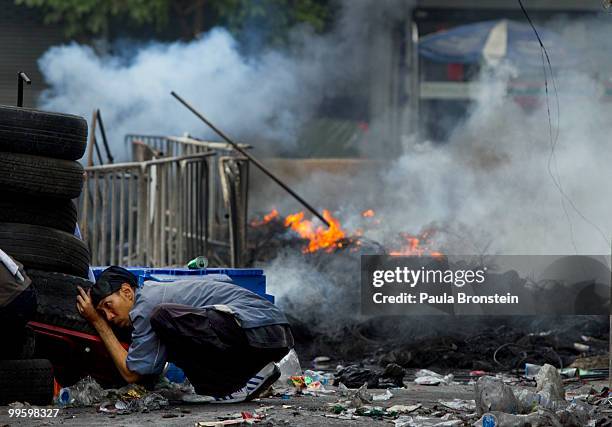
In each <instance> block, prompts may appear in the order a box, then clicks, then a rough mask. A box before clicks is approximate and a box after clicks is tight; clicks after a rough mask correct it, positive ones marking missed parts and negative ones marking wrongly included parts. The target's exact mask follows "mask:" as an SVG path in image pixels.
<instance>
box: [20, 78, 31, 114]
mask: <svg viewBox="0 0 612 427" xmlns="http://www.w3.org/2000/svg"><path fill="white" fill-rule="evenodd" d="M23 82H26V84H29V85H30V84H32V80H30V78H29V77H28V75H27V74H26V73H24V72H23V71H20V72H18V73H17V106H18V107H23Z"/></svg>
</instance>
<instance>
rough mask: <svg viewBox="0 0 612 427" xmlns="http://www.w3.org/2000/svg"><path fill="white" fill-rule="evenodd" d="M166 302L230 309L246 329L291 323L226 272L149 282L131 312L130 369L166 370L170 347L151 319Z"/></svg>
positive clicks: (142, 289)
mask: <svg viewBox="0 0 612 427" xmlns="http://www.w3.org/2000/svg"><path fill="white" fill-rule="evenodd" d="M164 303H172V304H183V305H189V306H192V307H201V308H215V309H218V310H220V311H230V312H231V313H233V314H234V316H235V317H236V319H237V321H238V323H240V326H241V327H242V328H245V329H249V328H259V327H262V326H270V325H288V322H287V318H286V317H285V315H284V314H283V313H282V311H280V310H279V309H278V308H277V307H276V306H274V304H272V303H270V302H269V301H268V300H266V299H264V298H262V297H260V296H259V295H257V294H255V293H254V292H251V291H249V290H247V289H245V288H243V287H241V286H238V285H235V284H233V283H232V281H231V279H230V278H229V277H228V276H226V275H222V274H211V275H207V276H201V277H198V278H196V279H187V280H178V281H176V282H171V283H160V282H154V281H147V282H145V283H144V285H143V287H142V288H140V289H138V290H137V291H136V300H135V301H134V307H133V308H132V310H131V311H130V319H131V321H132V326H133V328H134V331H133V332H132V343H131V345H130V348H129V350H128V356H127V361H126V363H127V367H128V369H129V370H130V371H133V372H136V373H138V374H140V375H149V374H159V373H161V372H162V370H163V368H164V364H165V363H166V347H165V346H164V344H163V343H162V342H160V340H159V338H158V337H157V335H156V334H155V332H154V331H153V328H152V327H151V323H150V319H151V313H152V311H153V310H154V309H155V307H157V306H158V305H159V304H164Z"/></svg>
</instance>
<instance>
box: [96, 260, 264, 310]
mask: <svg viewBox="0 0 612 427" xmlns="http://www.w3.org/2000/svg"><path fill="white" fill-rule="evenodd" d="M106 268H107V267H92V270H93V272H94V276H95V277H96V279H97V278H98V277H99V276H100V274H101V273H102V272H103V271H104V270H105V269H106ZM126 269H127V270H128V271H130V272H131V273H132V274H134V275H135V276H137V277H138V284H139V285H140V286H142V284H143V283H144V282H145V281H147V280H153V281H156V282H173V281H175V280H181V279H187V278H189V277H199V276H206V275H208V274H226V275H228V276H229V277H230V279H232V281H233V282H234V283H235V284H237V285H239V286H242V287H243V288H246V289H248V290H250V291H251V292H255V293H256V294H257V295H260V296H263V297H264V298H266V299H267V300H268V301H270V302H272V303H274V296H272V295H268V294H267V293H266V276H265V275H264V272H263V270H262V269H259V268H205V269H194V270H192V269H189V268H150V267H126Z"/></svg>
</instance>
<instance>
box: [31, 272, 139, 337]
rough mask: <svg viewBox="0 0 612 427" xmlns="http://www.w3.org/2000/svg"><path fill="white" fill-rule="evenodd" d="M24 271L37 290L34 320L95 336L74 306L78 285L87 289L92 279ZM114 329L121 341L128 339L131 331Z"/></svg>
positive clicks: (90, 285) (91, 284) (96, 333)
mask: <svg viewBox="0 0 612 427" xmlns="http://www.w3.org/2000/svg"><path fill="white" fill-rule="evenodd" d="M26 272H27V274H28V276H29V277H30V279H32V286H34V289H35V290H36V298H37V300H38V307H37V309H36V315H35V317H34V320H35V321H36V322H40V323H46V324H47V325H54V326H59V327H60V328H66V329H71V330H73V331H77V332H83V333H85V334H91V335H98V332H96V330H95V329H94V328H92V327H91V325H90V324H89V322H88V321H87V320H85V319H84V318H83V317H82V316H81V315H80V314H79V312H78V311H77V309H76V297H77V295H78V294H79V292H78V290H77V286H80V287H81V288H83V289H84V290H85V291H87V290H88V289H90V288H91V287H92V286H94V284H93V283H92V282H90V281H89V280H85V279H83V278H81V277H75V276H70V275H68V274H61V273H51V272H48V271H40V270H27V271H26ZM114 332H115V335H116V336H117V338H118V339H119V340H120V341H121V342H126V343H129V342H130V341H131V338H132V332H131V330H129V329H119V328H115V329H114Z"/></svg>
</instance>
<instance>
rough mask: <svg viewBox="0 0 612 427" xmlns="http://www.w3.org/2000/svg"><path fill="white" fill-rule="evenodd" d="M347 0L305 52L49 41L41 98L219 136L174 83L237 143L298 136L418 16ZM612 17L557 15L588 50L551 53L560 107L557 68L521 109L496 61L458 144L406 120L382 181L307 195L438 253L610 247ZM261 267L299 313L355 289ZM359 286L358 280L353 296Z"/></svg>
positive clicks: (163, 129) (335, 179)
mask: <svg viewBox="0 0 612 427" xmlns="http://www.w3.org/2000/svg"><path fill="white" fill-rule="evenodd" d="M345 4H348V5H351V6H350V7H347V8H345V11H344V13H343V14H342V18H341V19H340V21H339V28H338V29H337V30H336V31H334V33H333V34H332V35H329V36H324V37H321V36H313V35H311V34H308V33H307V32H299V33H296V40H297V41H298V47H295V48H294V49H290V50H288V51H287V52H275V51H267V52H263V53H262V54H261V55H259V56H258V57H256V58H255V57H245V56H243V55H241V54H240V52H239V49H238V47H237V45H236V42H235V41H234V39H233V38H232V37H231V36H230V35H229V34H228V33H227V32H226V31H224V30H222V29H216V30H213V31H211V32H210V33H208V34H206V35H204V36H203V37H202V38H200V39H199V40H196V41H194V42H191V43H171V44H159V43H153V44H150V45H148V46H146V47H144V48H142V49H139V50H138V51H137V52H136V53H135V54H134V55H133V56H131V57H126V55H122V54H117V55H115V56H100V55H97V54H96V53H94V51H93V50H92V49H91V48H88V47H84V46H79V45H76V44H72V45H68V46H62V47H57V48H53V49H51V50H50V51H49V52H47V53H46V54H45V56H44V57H43V58H42V59H41V61H40V66H41V69H42V71H43V73H44V75H45V78H46V80H47V82H48V84H49V85H50V87H51V89H50V90H49V91H48V92H46V93H45V94H44V96H43V98H42V99H41V102H40V107H42V108H44V109H49V110H56V111H65V112H72V113H77V114H82V115H85V116H87V117H88V116H89V115H90V114H91V110H93V108H100V109H101V111H102V114H103V116H104V118H105V122H106V124H107V127H108V128H109V131H110V134H111V137H112V140H113V144H114V147H115V149H119V148H118V147H122V139H123V135H124V134H125V133H128V132H130V133H147V134H148V133H158V134H181V133H183V132H185V131H188V132H190V133H193V134H194V135H202V136H210V133H208V131H207V130H206V129H205V128H204V127H203V125H202V124H201V123H200V122H198V121H197V120H196V119H194V118H193V117H191V115H190V113H189V112H188V111H186V110H185V109H184V108H183V107H182V106H180V105H179V104H177V103H176V102H175V101H174V100H173V99H172V98H171V97H170V95H169V92H170V90H175V91H177V92H178V93H179V94H181V95H183V96H184V97H185V98H187V99H188V100H190V101H192V102H193V103H194V104H195V106H197V107H199V108H200V109H201V111H202V112H203V113H204V114H205V115H206V116H207V117H208V118H210V119H211V120H212V121H213V122H215V123H217V124H218V125H219V126H220V127H221V128H223V129H226V130H227V131H228V133H230V134H231V135H232V136H235V137H236V138H237V139H241V140H244V141H245V142H254V141H260V140H268V139H269V140H274V141H279V142H280V143H282V144H283V146H287V145H291V144H292V143H294V142H295V139H296V135H297V132H298V129H299V127H300V126H301V125H302V124H304V123H306V122H307V121H308V120H309V119H310V118H311V117H312V115H313V114H314V111H315V109H316V107H317V105H318V104H319V103H320V101H321V100H322V99H323V98H324V97H325V96H327V95H330V94H333V93H334V92H335V89H336V88H337V87H339V86H341V85H342V84H345V83H347V82H349V81H354V79H355V78H356V77H359V76H361V75H362V74H363V73H364V72H365V71H371V70H372V69H375V68H376V66H377V61H376V60H370V61H366V62H364V61H363V59H364V57H367V55H368V54H369V53H371V52H370V50H369V45H368V44H367V43H368V40H369V39H370V38H371V37H372V35H373V34H375V33H376V32H377V31H388V27H390V26H391V23H392V22H393V21H394V19H398V17H401V16H402V15H403V16H407V13H408V12H406V10H405V9H406V3H403V6H401V7H400V6H398V4H399V3H398V2H395V1H390V2H385V3H384V6H385V7H383V6H380V4H381V3H377V2H365V1H364V2H346V3H345ZM373 11H375V13H373ZM605 18H606V17H605ZM604 21H605V22H593V21H580V22H576V21H570V22H563V23H562V25H561V24H559V23H558V22H556V23H554V24H552V25H551V28H552V29H553V30H554V29H561V30H562V32H563V33H564V34H565V35H566V36H569V37H570V38H571V40H572V41H574V42H576V43H577V44H582V46H583V47H584V46H586V47H587V48H582V49H581V50H580V54H581V58H580V63H581V68H580V69H577V68H576V69H562V68H559V67H557V66H556V65H555V58H554V57H552V58H551V60H552V67H553V70H554V71H555V73H556V75H555V81H556V89H557V90H558V99H559V106H560V109H559V110H557V98H556V96H557V95H556V94H555V92H554V90H553V89H554V88H553V86H552V81H551V80H550V76H549V87H548V89H549V93H548V96H546V94H545V92H544V85H543V82H544V76H543V74H542V70H541V69H540V70H535V73H534V74H532V75H531V79H532V82H535V83H537V84H539V87H540V92H539V93H538V94H537V101H538V107H537V108H535V109H525V108H523V107H521V106H520V105H519V104H518V103H517V102H516V100H515V99H514V98H513V97H512V96H510V95H508V93H507V89H508V86H509V84H510V81H511V80H512V78H513V76H514V74H515V72H516V70H513V69H510V68H508V67H505V66H502V67H500V68H497V69H495V70H488V71H487V72H486V73H483V74H482V76H481V77H480V79H479V82H478V83H479V89H478V93H477V94H476V100H475V103H474V104H473V108H472V110H471V112H470V113H469V114H468V116H467V117H466V119H465V121H464V122H463V123H462V124H460V125H459V126H458V127H457V128H455V129H454V130H453V131H452V132H451V136H450V137H449V140H448V142H446V143H444V144H437V143H432V142H429V141H423V140H419V139H418V138H417V137H416V136H415V135H414V134H410V131H411V130H406V134H405V135H404V140H405V141H410V143H407V144H406V147H404V151H403V153H402V155H401V156H399V158H397V159H388V162H387V163H386V164H385V165H384V166H383V167H381V168H380V170H379V171H378V172H379V173H378V174H377V176H374V177H373V176H372V174H371V173H365V172H364V173H363V174H355V175H351V176H350V177H347V176H343V175H328V174H318V175H312V176H310V177H309V178H308V179H306V180H304V181H302V182H301V183H299V184H298V185H297V186H296V190H297V191H298V193H300V194H301V195H302V196H303V197H304V198H305V199H307V200H309V201H310V202H312V203H313V204H315V205H316V206H317V207H318V208H332V209H336V214H337V216H338V217H339V218H340V220H341V221H342V224H343V225H344V226H345V227H346V228H347V229H348V230H353V231H354V230H355V229H356V228H357V227H360V226H362V225H363V222H364V220H363V218H361V216H360V213H361V211H363V210H365V209H369V208H372V209H374V210H375V211H376V212H377V218H379V219H381V220H383V223H382V225H381V226H377V227H372V228H371V229H368V228H367V227H365V235H366V236H368V237H371V238H373V239H375V240H379V241H382V242H385V241H387V240H389V239H391V238H392V237H393V236H397V234H398V233H399V232H401V231H405V232H408V233H414V234H416V233H418V232H419V231H420V230H422V229H423V228H424V227H429V226H431V225H433V226H435V227H437V228H438V230H439V233H438V234H437V235H436V236H435V238H436V239H437V240H436V244H437V245H438V247H436V248H435V249H439V250H442V251H444V252H446V253H454V254H460V253H471V254H474V253H481V252H486V253H503V254H574V253H581V254H583V253H584V254H587V253H588V254H598V253H608V252H609V243H608V241H607V239H606V238H605V237H606V236H611V235H612V216H611V215H610V212H612V202H611V200H612V186H610V185H608V183H609V182H612V168H610V167H609V163H610V162H609V159H610V158H612V156H611V154H612V152H611V151H612V150H611V148H610V147H611V146H610V144H609V135H610V131H611V130H612V129H611V128H612V125H611V119H610V118H611V117H612V104H610V103H606V102H602V101H601V97H602V92H603V86H602V82H604V81H605V80H606V78H604V77H603V76H604V75H605V74H606V73H607V70H609V69H610V64H609V63H608V62H610V61H609V59H608V58H609V57H611V56H610V55H608V54H602V49H604V48H607V44H608V42H609V40H611V37H610V30H609V28H612V27H610V25H609V24H610V23H609V22H608V21H607V20H604ZM366 24H367V25H366ZM381 78H383V77H381ZM608 80H609V79H608ZM363 84H364V85H367V84H369V82H366V81H364V82H363ZM549 109H550V112H551V120H552V133H553V141H554V142H555V149H554V153H555V156H554V157H551V134H550V130H549V119H548V110H549ZM557 114H558V116H557ZM557 117H559V119H560V120H559V121H557ZM381 127H382V126H378V123H377V122H376V120H373V122H372V123H370V128H377V129H380V128H381ZM557 127H558V135H559V136H558V139H557V138H556V136H555V135H556V131H557ZM383 130H384V127H383ZM389 132H390V130H389ZM383 136H384V135H383ZM381 140H385V138H384V137H381ZM385 149H386V147H380V150H379V151H380V152H384V151H385ZM551 174H552V175H553V176H554V180H557V181H558V182H560V183H561V188H562V190H560V189H559V188H558V187H557V185H555V182H554V180H553V177H551ZM562 192H563V193H564V194H565V195H563V194H562ZM261 199H263V197H262V198H261ZM265 201H266V205H267V206H264V205H263V204H262V203H261V200H260V201H259V202H260V203H259V205H258V207H260V208H262V209H263V208H264V207H267V208H272V207H277V208H280V209H281V213H283V214H287V213H290V212H291V211H295V210H298V209H300V207H296V205H295V202H294V201H293V200H290V199H289V198H288V196H287V195H286V194H282V195H281V196H280V198H278V199H270V198H269V197H267V196H266V199H265ZM296 208H297V209H296ZM357 267H358V266H356V268H357ZM265 268H266V273H267V276H268V280H269V284H270V290H271V292H272V293H277V295H278V296H280V297H281V299H282V300H284V301H285V302H290V303H291V304H293V305H294V306H295V305H296V304H297V305H300V304H301V305H302V306H303V308H304V309H303V310H301V311H299V312H300V313H301V314H303V315H304V316H310V317H313V316H314V317H317V316H320V317H321V316H324V315H325V313H330V312H334V307H336V306H338V304H340V302H341V301H342V298H344V296H345V295H346V293H344V292H346V290H343V291H340V290H338V292H336V291H334V278H333V275H331V276H325V275H321V273H320V272H319V271H318V270H316V269H315V268H314V267H312V266H310V265H309V264H308V263H307V262H305V261H304V259H303V255H302V254H295V255H291V254H282V255H280V256H279V258H278V259H276V260H275V261H274V262H272V263H271V264H269V265H266V266H265ZM358 287H359V284H358V283H354V288H353V289H352V292H353V293H354V294H358ZM323 292H325V294H324V296H321V295H322V293H323ZM315 307H318V309H316V308H315ZM338 307H339V306H338ZM351 307H352V306H351ZM340 311H341V310H340V309H337V310H335V312H334V314H338V313H339V312H340ZM353 313H355V312H353ZM345 314H347V316H349V315H351V313H350V312H348V311H347V312H345ZM310 317H309V320H312V319H311V318H310ZM333 319H334V320H335V319H336V317H333Z"/></svg>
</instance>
